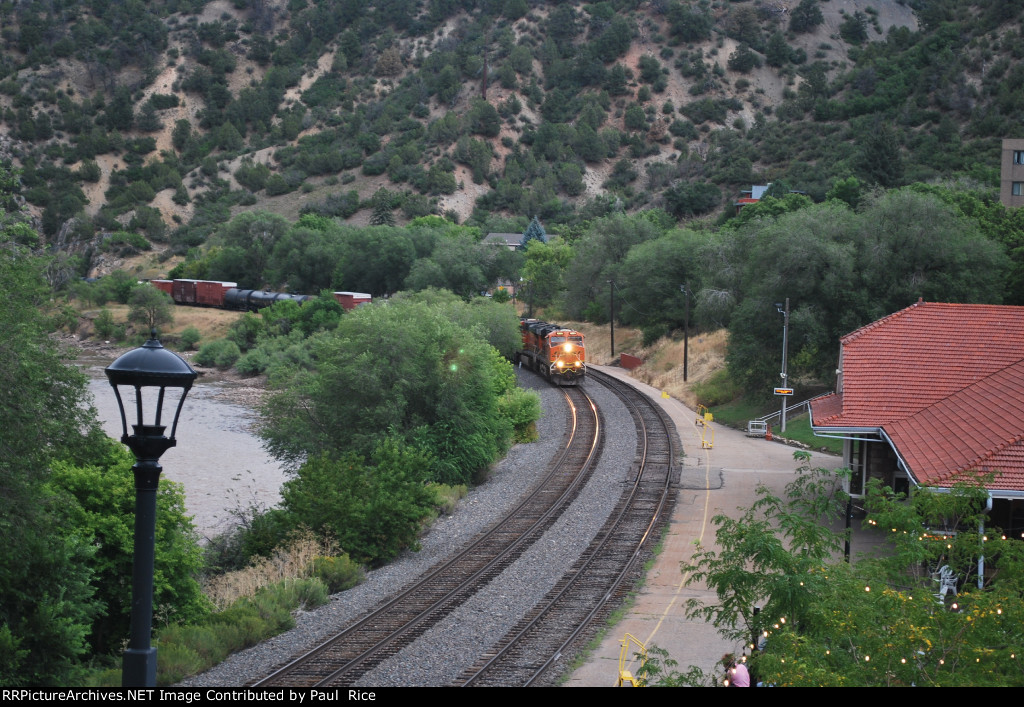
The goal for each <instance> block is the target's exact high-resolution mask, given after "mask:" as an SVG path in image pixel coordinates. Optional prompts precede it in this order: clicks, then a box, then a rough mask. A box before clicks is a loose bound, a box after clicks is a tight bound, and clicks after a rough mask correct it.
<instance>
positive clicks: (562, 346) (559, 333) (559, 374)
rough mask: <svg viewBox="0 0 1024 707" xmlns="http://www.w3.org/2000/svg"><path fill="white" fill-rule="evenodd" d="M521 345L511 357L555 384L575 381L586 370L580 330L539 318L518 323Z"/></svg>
mask: <svg viewBox="0 0 1024 707" xmlns="http://www.w3.org/2000/svg"><path fill="white" fill-rule="evenodd" d="M519 328H520V331H521V332H522V336H523V347H522V349H520V350H519V351H517V352H516V353H515V356H514V360H515V362H516V363H517V364H518V363H525V364H526V367H527V368H530V369H532V370H534V371H536V372H537V373H540V374H541V375H542V376H544V377H545V378H547V379H548V380H549V381H551V382H552V383H555V384H557V385H560V386H561V385H577V384H578V383H579V382H580V381H582V380H583V379H584V378H585V377H586V374H587V359H586V349H585V347H584V344H583V334H581V333H580V332H578V331H576V330H574V329H567V328H565V327H563V326H560V325H558V324H550V323H548V322H542V321H540V320H539V319H522V320H520V323H519Z"/></svg>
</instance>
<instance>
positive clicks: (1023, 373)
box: [884, 361, 1024, 490]
mask: <svg viewBox="0 0 1024 707" xmlns="http://www.w3.org/2000/svg"><path fill="white" fill-rule="evenodd" d="M884 430H885V433H886V435H888V437H889V439H890V440H892V444H893V446H894V447H895V448H896V449H897V450H898V451H899V454H900V456H901V457H903V461H904V462H906V464H907V467H908V468H909V469H910V471H911V473H913V475H914V478H915V479H917V481H918V482H920V483H922V484H925V485H928V486H952V485H953V484H954V483H955V482H956V480H957V478H956V477H957V475H958V474H962V473H964V472H968V471H972V472H977V471H980V472H983V473H984V472H993V473H994V475H995V476H994V479H993V481H992V482H991V483H990V484H989V486H990V487H991V488H999V489H1016V490H1024V442H1022V440H1024V361H1018V362H1017V363H1015V364H1012V365H1010V366H1007V367H1006V368H1004V369H1002V370H1000V371H997V372H996V373H993V374H992V375H991V376H989V377H987V378H985V379H983V380H981V381H979V382H977V383H975V384H973V385H971V386H968V387H967V388H964V389H963V390H961V391H958V392H957V393H954V394H953V395H951V396H949V397H948V398H946V399H944V400H941V401H939V402H938V403H936V404H934V405H931V406H930V407H927V408H925V409H924V410H922V411H921V412H919V413H917V414H916V415H912V416H911V417H908V418H905V419H903V420H900V421H898V422H893V423H890V424H886V425H885V426H884Z"/></svg>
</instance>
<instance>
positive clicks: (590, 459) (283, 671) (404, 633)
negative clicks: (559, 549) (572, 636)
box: [256, 389, 603, 686]
mask: <svg viewBox="0 0 1024 707" xmlns="http://www.w3.org/2000/svg"><path fill="white" fill-rule="evenodd" d="M562 393H563V395H565V397H566V400H567V403H568V409H569V411H570V415H571V422H570V428H569V433H568V435H567V437H568V439H567V441H566V444H565V446H564V448H563V450H562V452H561V453H560V454H559V455H558V457H557V458H556V459H555V460H553V461H552V463H551V464H550V465H549V468H548V472H547V474H546V475H545V476H544V478H543V479H542V480H541V481H540V482H539V483H538V484H537V486H536V487H535V490H534V491H533V493H531V494H530V495H529V496H528V497H527V498H526V499H525V500H524V501H523V502H522V503H520V504H519V505H518V506H517V507H516V508H515V509H514V510H513V511H511V513H510V514H509V515H508V516H507V517H506V518H505V519H504V520H502V521H500V522H499V523H497V524H496V525H495V526H493V527H492V528H491V529H490V530H489V531H487V532H486V533H484V534H482V535H481V536H480V537H478V538H477V539H476V540H474V541H473V542H472V543H470V545H468V546H467V547H466V548H465V549H464V550H463V551H462V552H460V553H459V554H458V555H456V556H455V557H453V558H451V559H449V560H447V561H445V562H443V563H440V564H439V565H437V566H436V567H435V568H433V569H432V570H428V571H427V573H425V574H424V576H423V577H422V578H421V579H420V580H418V581H417V582H415V583H414V584H413V585H412V586H410V587H409V588H408V589H406V590H404V591H402V592H401V593H400V594H399V595H397V596H396V597H394V598H393V599H391V600H389V601H387V602H386V603H385V604H383V605H382V606H381V607H379V608H378V609H376V610H374V611H373V612H371V613H370V614H368V615H366V616H365V617H363V618H362V619H360V620H359V621H357V622H356V623H354V624H353V625H351V626H350V627H348V628H346V629H344V630H343V631H341V632H340V633H338V634H337V635H336V636H334V637H333V638H332V639H330V640H329V641H327V642H325V643H323V644H321V645H320V646H318V647H317V648H315V649H313V650H312V651H309V652H307V653H306V654H304V655H302V656H300V657H299V658H297V659H295V660H293V661H291V662H289V663H288V664H286V665H285V666H283V667H281V668H280V669H278V670H276V671H275V672H274V673H272V674H271V675H269V676H267V677H266V678H264V679H263V680H262V681H260V682H258V683H256V685H258V686H268V685H277V684H284V685H304V686H309V685H325V684H350V683H351V682H353V681H354V680H357V679H358V678H359V677H360V676H361V675H363V674H365V673H366V672H368V671H369V670H370V669H372V668H373V667H374V666H375V665H377V664H378V663H380V662H381V661H383V660H384V659H386V658H387V657H390V655H393V654H394V653H396V652H397V651H398V650H400V649H401V648H402V647H404V646H405V645H408V644H409V643H411V642H412V641H413V640H414V639H415V638H416V637H417V636H419V635H420V634H422V633H423V632H424V631H426V630H427V629H428V628H429V627H430V626H432V625H433V624H435V623H437V621H439V620H440V619H441V618H443V617H444V616H446V615H447V614H448V613H450V612H451V611H452V610H453V609H454V608H455V606H457V604H458V603H459V602H460V601H461V600H463V599H465V598H466V597H468V596H471V595H472V594H473V593H475V591H476V590H477V589H478V588H479V587H480V586H482V584H484V583H486V582H488V581H490V579H491V578H492V577H493V576H496V575H497V573H499V572H500V571H502V570H503V569H504V568H505V567H507V566H508V565H509V564H511V563H512V562H513V561H514V560H515V559H516V558H517V557H519V556H520V555H521V554H522V553H523V552H524V551H525V549H526V547H528V546H529V544H530V543H532V542H533V541H535V540H536V538H538V537H540V535H541V534H542V533H543V531H544V530H546V529H547V528H548V527H550V525H551V524H552V523H554V521H555V520H556V519H557V517H558V516H559V515H560V514H561V513H562V512H563V511H564V509H565V508H567V507H568V505H569V503H570V501H571V498H572V497H573V496H575V495H576V494H577V493H578V492H579V489H580V488H581V487H582V486H583V485H584V483H585V480H586V478H587V477H588V475H589V470H590V469H591V468H592V467H593V466H594V463H595V462H596V460H597V458H598V456H599V454H600V450H601V441H602V438H603V429H602V425H601V423H600V414H599V412H598V410H597V406H596V404H595V403H594V401H593V400H592V399H591V398H590V397H589V396H588V395H586V393H585V392H584V391H583V390H581V389H569V390H562ZM574 397H576V398H578V400H574V399H573V398H574ZM584 412H586V415H584ZM588 433H589V434H588ZM587 434H588V436H587V437H586V438H585V439H580V438H581V437H583V435H587ZM567 465H573V466H575V467H576V468H575V470H574V471H573V473H572V474H564V473H560V472H561V471H562V469H563V467H565V466H567ZM392 625H393V626H392ZM332 653H334V654H336V655H332Z"/></svg>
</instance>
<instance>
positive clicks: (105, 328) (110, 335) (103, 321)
mask: <svg viewBox="0 0 1024 707" xmlns="http://www.w3.org/2000/svg"><path fill="white" fill-rule="evenodd" d="M93 329H94V330H95V331H96V335H97V336H99V337H100V338H101V339H114V340H117V339H122V338H124V326H123V325H121V324H118V323H117V322H115V321H114V315H113V314H111V313H110V310H109V309H107V308H106V307H104V308H103V309H101V310H100V313H99V316H97V317H96V320H95V321H94V322H93Z"/></svg>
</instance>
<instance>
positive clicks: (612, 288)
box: [608, 280, 615, 358]
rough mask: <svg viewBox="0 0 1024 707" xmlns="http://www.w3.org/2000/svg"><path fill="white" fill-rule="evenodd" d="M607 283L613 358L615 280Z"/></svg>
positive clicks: (613, 356)
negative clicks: (609, 286) (609, 298)
mask: <svg viewBox="0 0 1024 707" xmlns="http://www.w3.org/2000/svg"><path fill="white" fill-rule="evenodd" d="M608 284H609V285H611V286H612V287H611V290H610V291H609V292H610V296H611V308H612V316H611V317H610V318H609V321H610V322H611V325H612V358H615V280H609V281H608Z"/></svg>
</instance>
